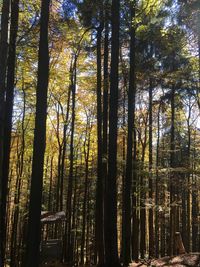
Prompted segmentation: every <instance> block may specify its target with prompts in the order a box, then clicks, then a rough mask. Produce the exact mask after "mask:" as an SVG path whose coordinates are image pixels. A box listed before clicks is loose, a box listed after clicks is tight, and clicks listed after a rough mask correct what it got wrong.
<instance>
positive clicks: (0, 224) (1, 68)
mask: <svg viewBox="0 0 200 267" xmlns="http://www.w3.org/2000/svg"><path fill="white" fill-rule="evenodd" d="M9 8H10V0H3V6H2V13H1V14H2V16H1V35H0V147H1V148H2V147H3V139H4V115H5V113H4V108H5V107H4V97H5V81H6V66H7V53H8V43H7V42H8V24H9ZM2 167H3V149H0V203H1V204H0V266H3V265H4V256H5V255H4V254H5V235H4V233H5V222H4V218H5V217H4V213H5V212H4V211H3V210H4V206H5V204H3V203H4V202H5V201H6V200H5V197H6V196H5V195H4V193H3V192H2V189H3V187H5V186H4V183H5V182H4V181H3V176H2ZM2 204H3V205H2Z"/></svg>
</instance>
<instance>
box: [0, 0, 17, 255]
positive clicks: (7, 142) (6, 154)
mask: <svg viewBox="0 0 200 267" xmlns="http://www.w3.org/2000/svg"><path fill="white" fill-rule="evenodd" d="M18 17H19V0H13V1H12V3H11V25H10V43H9V51H8V60H7V64H8V66H7V84H6V100H5V107H4V110H3V112H5V114H4V115H5V116H4V130H3V134H4V139H3V165H2V178H1V182H2V184H1V186H2V188H1V190H2V191H1V192H2V199H1V216H2V217H1V230H2V242H4V245H5V243H6V242H5V240H6V200H7V195H8V180H9V163H10V150H11V134H12V113H13V101H14V88H15V66H16V39H17V32H18ZM4 85H5V83H4ZM0 172H1V171H0ZM2 248H3V247H2ZM3 250H4V248H3ZM2 253H4V252H3V251H2ZM2 257H3V258H4V255H2Z"/></svg>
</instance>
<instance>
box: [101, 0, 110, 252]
mask: <svg viewBox="0 0 200 267" xmlns="http://www.w3.org/2000/svg"><path fill="white" fill-rule="evenodd" d="M108 16H109V13H108V0H106V2H105V27H104V28H105V36H104V64H103V76H104V77H103V140H102V152H103V155H102V179H103V182H104V188H103V189H104V191H103V204H104V206H103V209H104V221H103V227H104V229H103V234H104V235H105V234H106V228H105V225H106V218H105V205H106V201H105V190H106V182H107V174H108V90H109V73H108V61H109V21H108V20H109V19H108ZM104 240H105V239H104ZM102 249H103V250H104V252H105V244H104V247H103V248H102Z"/></svg>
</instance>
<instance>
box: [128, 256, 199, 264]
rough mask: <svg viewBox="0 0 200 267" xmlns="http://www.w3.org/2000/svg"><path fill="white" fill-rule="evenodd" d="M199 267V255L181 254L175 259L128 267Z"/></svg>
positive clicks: (147, 262)
mask: <svg viewBox="0 0 200 267" xmlns="http://www.w3.org/2000/svg"><path fill="white" fill-rule="evenodd" d="M146 266H149V267H165V266H168V267H200V253H190V254H183V255H179V256H175V257H164V258H161V259H157V260H151V261H146V262H138V263H132V264H131V265H130V267H146Z"/></svg>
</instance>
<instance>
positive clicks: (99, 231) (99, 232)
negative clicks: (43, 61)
mask: <svg viewBox="0 0 200 267" xmlns="http://www.w3.org/2000/svg"><path fill="white" fill-rule="evenodd" d="M102 30H103V26H102V24H101V25H100V26H99V28H98V29H97V142H98V159H97V161H98V162H97V185H96V218H95V220H96V249H97V257H98V265H99V266H101V265H102V264H103V263H104V237H103V188H104V185H103V175H102V174H103V173H102V107H101V105H102V104H101V102H102V101H101V65H102V64H101V34H102Z"/></svg>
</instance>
